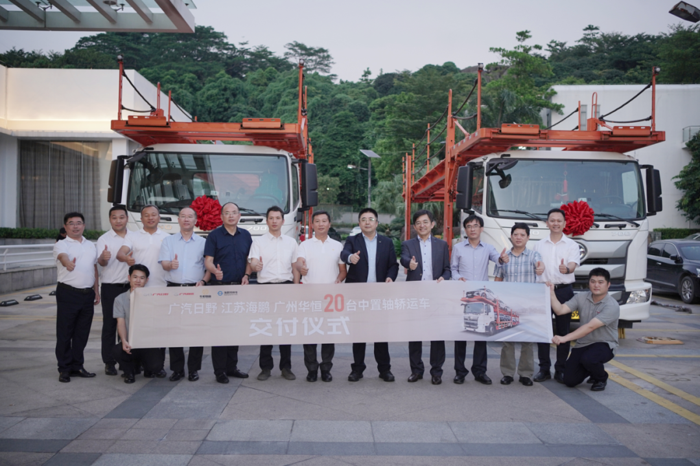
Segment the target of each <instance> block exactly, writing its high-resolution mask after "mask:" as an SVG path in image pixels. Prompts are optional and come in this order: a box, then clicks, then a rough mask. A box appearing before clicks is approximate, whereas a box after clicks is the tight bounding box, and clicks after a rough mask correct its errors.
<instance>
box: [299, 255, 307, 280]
mask: <svg viewBox="0 0 700 466" xmlns="http://www.w3.org/2000/svg"><path fill="white" fill-rule="evenodd" d="M299 261H300V262H301V267H300V268H299V272H300V273H301V274H302V275H303V276H306V274H308V273H309V266H308V265H306V259H304V258H303V257H300V258H299Z"/></svg>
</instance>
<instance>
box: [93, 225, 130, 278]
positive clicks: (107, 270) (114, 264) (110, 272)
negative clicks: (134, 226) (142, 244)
mask: <svg viewBox="0 0 700 466" xmlns="http://www.w3.org/2000/svg"><path fill="white" fill-rule="evenodd" d="M135 234H136V233H134V232H133V231H131V230H129V229H127V230H126V235H125V236H124V237H123V238H122V237H121V236H119V235H118V234H117V233H116V232H115V231H114V230H109V231H108V232H107V233H105V234H104V235H102V236H100V238H99V239H98V240H97V257H98V258H99V257H100V255H101V254H102V252H103V251H104V250H105V246H107V250H108V251H109V252H110V253H111V254H112V257H111V258H110V259H109V261H108V262H107V265H106V266H104V267H102V266H101V265H100V264H97V270H98V271H99V272H100V282H102V283H119V284H123V283H129V264H127V263H126V262H119V261H118V260H117V253H118V252H119V250H120V249H121V248H122V246H124V242H125V241H126V240H127V238H132V237H133V236H134V235H135Z"/></svg>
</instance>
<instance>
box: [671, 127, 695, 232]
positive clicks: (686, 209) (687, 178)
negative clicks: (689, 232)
mask: <svg viewBox="0 0 700 466" xmlns="http://www.w3.org/2000/svg"><path fill="white" fill-rule="evenodd" d="M686 146H687V147H688V149H690V157H691V159H690V163H689V164H688V165H686V166H685V167H683V169H682V170H681V172H680V173H679V174H678V175H677V176H675V177H673V179H674V180H678V181H676V182H675V184H676V188H678V189H680V190H681V191H683V197H681V198H680V199H679V200H678V202H677V203H676V207H677V208H678V210H681V211H683V215H684V216H685V218H687V219H688V220H690V221H693V222H696V223H697V222H700V133H697V134H696V135H695V137H694V138H693V139H691V140H690V141H688V143H687V144H686Z"/></svg>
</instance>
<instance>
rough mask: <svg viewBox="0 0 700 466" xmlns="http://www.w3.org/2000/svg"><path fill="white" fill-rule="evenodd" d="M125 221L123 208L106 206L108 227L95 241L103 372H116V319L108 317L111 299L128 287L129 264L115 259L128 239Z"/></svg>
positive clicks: (125, 215) (125, 212) (112, 373)
mask: <svg viewBox="0 0 700 466" xmlns="http://www.w3.org/2000/svg"><path fill="white" fill-rule="evenodd" d="M128 220H129V217H128V215H127V211H126V207H125V206H123V205H115V206H114V207H112V208H111V209H109V224H110V225H111V226H112V229H111V230H109V231H108V232H107V233H105V234H104V235H102V236H100V238H99V239H98V240H97V253H98V254H99V256H98V257H97V263H98V264H99V267H98V268H97V269H98V270H99V272H100V282H101V285H100V291H101V295H102V296H101V297H102V362H104V363H105V374H107V375H117V369H116V367H114V365H115V364H116V360H115V359H114V355H113V351H112V350H113V348H114V342H115V341H116V337H117V320H116V319H114V318H113V317H112V310H113V308H114V299H115V298H116V297H117V296H119V295H120V294H122V293H123V292H125V291H127V290H128V289H129V270H128V269H129V266H128V265H127V264H126V262H119V261H118V260H117V252H119V250H120V249H121V247H122V246H123V245H124V242H125V241H126V239H127V238H129V239H131V238H132V236H133V235H134V232H133V231H130V230H128V229H127V228H126V224H127V222H128Z"/></svg>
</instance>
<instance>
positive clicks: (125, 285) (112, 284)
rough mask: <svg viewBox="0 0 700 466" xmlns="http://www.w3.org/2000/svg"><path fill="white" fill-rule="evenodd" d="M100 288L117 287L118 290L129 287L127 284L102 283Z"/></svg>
mask: <svg viewBox="0 0 700 466" xmlns="http://www.w3.org/2000/svg"><path fill="white" fill-rule="evenodd" d="M102 286H118V287H120V288H124V287H127V286H129V282H126V283H103V284H102Z"/></svg>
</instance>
